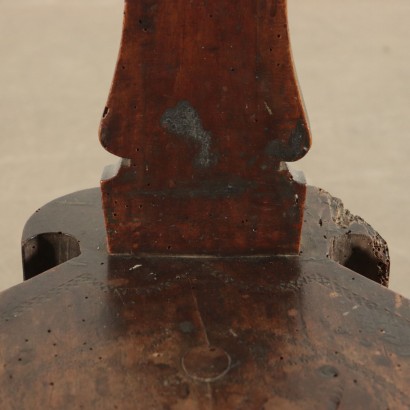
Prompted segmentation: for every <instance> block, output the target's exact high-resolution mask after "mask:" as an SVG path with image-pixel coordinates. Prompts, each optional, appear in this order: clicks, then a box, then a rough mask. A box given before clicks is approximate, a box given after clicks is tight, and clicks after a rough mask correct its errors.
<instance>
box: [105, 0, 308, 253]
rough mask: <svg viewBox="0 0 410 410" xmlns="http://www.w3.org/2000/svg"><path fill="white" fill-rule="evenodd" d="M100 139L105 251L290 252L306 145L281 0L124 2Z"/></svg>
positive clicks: (299, 216)
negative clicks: (113, 162)
mask: <svg viewBox="0 0 410 410" xmlns="http://www.w3.org/2000/svg"><path fill="white" fill-rule="evenodd" d="M100 138H101V143H102V145H103V146H104V148H105V149H107V150H108V151H109V152H111V153H113V154H115V155H118V156H120V157H122V158H124V160H123V161H122V163H121V166H120V167H117V168H115V167H109V168H107V170H106V172H105V174H104V177H103V181H102V192H103V204H104V209H105V218H106V224H107V233H108V246H109V250H110V252H111V253H134V254H138V253H140V252H150V253H168V254H181V253H185V254H211V255H226V254H255V253H257V254H258V253H259V254H260V253H262V254H271V253H276V254H297V252H298V251H299V244H300V230H301V225H302V220H303V204H304V201H305V191H306V188H305V183H304V179H303V177H300V176H299V177H297V176H295V175H292V173H291V172H289V170H288V169H287V167H286V165H285V164H284V163H283V161H295V160H297V159H299V158H301V157H302V156H304V155H305V154H306V152H307V151H308V149H309V147H310V131H309V127H308V124H307V120H306V116H305V112H304V107H303V104H302V100H301V97H300V93H299V89H298V86H297V82H296V79H295V74H294V69H293V63H292V58H291V52H290V42H289V33H288V22H287V14H286V1H285V0H264V1H248V0H235V1H233V0H224V1H221V0H208V1H203V0H191V1H189V2H187V1H174V0H164V1H153V0H127V1H126V2H125V15H124V28H123V37H122V42H121V49H120V54H119V58H118V63H117V68H116V72H115V78H114V82H113V85H112V89H111V92H110V96H109V99H108V102H107V106H106V108H105V110H104V115H103V119H102V122H101V130H100Z"/></svg>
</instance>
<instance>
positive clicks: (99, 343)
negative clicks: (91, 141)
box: [0, 0, 410, 410]
mask: <svg viewBox="0 0 410 410" xmlns="http://www.w3.org/2000/svg"><path fill="white" fill-rule="evenodd" d="M125 4H126V7H125V18H124V30H123V39H122V44H121V50H120V55H119V60H118V65H117V69H116V74H115V78H114V82H113V86H112V90H111V93H110V97H109V99H108V103H107V107H106V109H105V110H104V115H103V120H102V123H101V134H100V135H101V142H102V144H103V145H104V147H105V148H106V149H107V150H109V151H110V152H112V153H114V154H116V155H117V156H120V157H121V158H122V160H121V163H120V165H119V166H118V167H109V168H107V170H106V172H105V174H104V177H103V181H102V184H101V188H102V190H101V191H100V190H99V189H89V190H85V191H80V192H76V193H73V194H69V195H67V196H65V197H62V198H59V199H56V200H54V201H52V202H51V203H49V204H47V205H46V206H44V207H43V208H41V209H39V210H38V211H37V212H36V213H35V214H34V215H33V216H32V218H30V220H29V221H28V223H27V225H26V227H25V229H24V233H23V241H22V256H23V269H24V278H25V279H26V281H25V282H24V283H23V284H21V285H18V286H16V287H14V288H11V289H9V290H7V291H5V292H2V293H0V386H1V389H0V410H3V409H4V410H9V409H10V410H11V409H17V410H31V409H39V408H44V409H121V410H127V409H130V410H135V409H144V410H146V409H147V410H148V409H166V410H184V409H192V410H196V409H197V410H208V409H215V410H216V409H221V410H225V409H232V410H234V409H246V410H248V409H250V410H254V409H255V410H262V409H264V410H270V409H272V410H273V409H275V410H276V409H283V410H287V409H292V410H311V409H326V410H330V409H332V410H333V409H334V410H336V409H346V410H351V409H355V410H356V409H366V410H367V409H372V410H379V409H380V410H387V409H391V410H393V409H394V410H396V409H399V410H400V409H409V408H410V389H409V386H410V303H409V301H408V300H406V299H405V298H403V297H401V296H400V295H398V294H395V293H393V292H390V291H389V290H388V289H387V288H386V286H387V284H388V279H389V267H390V260H389V253H388V248H387V244H386V242H385V241H384V240H383V239H382V238H381V237H380V235H379V234H378V233H377V232H376V231H375V230H374V229H373V228H372V227H370V226H369V225H368V224H367V223H366V222H365V221H364V220H363V219H361V218H359V217H356V216H354V215H352V214H351V213H350V212H349V211H347V210H346V209H345V208H344V206H343V204H342V202H341V201H340V200H338V199H337V198H334V197H332V196H331V195H330V194H328V193H327V192H325V191H323V190H321V189H318V188H315V187H307V186H306V184H305V182H304V180H303V176H301V175H298V174H296V173H291V172H290V171H289V169H288V168H287V165H286V163H285V161H294V160H297V159H299V158H301V157H302V156H303V155H304V154H305V153H306V152H307V150H308V149H309V146H310V134H309V128H308V125H307V122H306V117H305V114H304V110H303V106H302V103H301V98H300V95H299V91H298V88H297V84H296V81H295V76H294V71H293V66H292V61H291V56H290V46H289V38H288V30H287V17H286V1H285V0H276V1H275V0H259V1H245V0H235V1H232V0H224V1H223V0H218V1H216V0H207V1H205V0H202V1H199V0H190V1H178V0H176V1H171V0H162V1H158V0H138V1H137V0H127V1H126V2H125ZM101 194H102V198H101Z"/></svg>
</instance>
